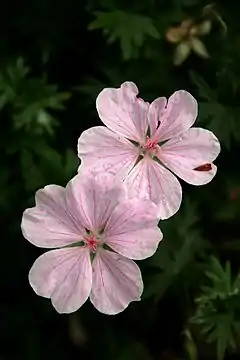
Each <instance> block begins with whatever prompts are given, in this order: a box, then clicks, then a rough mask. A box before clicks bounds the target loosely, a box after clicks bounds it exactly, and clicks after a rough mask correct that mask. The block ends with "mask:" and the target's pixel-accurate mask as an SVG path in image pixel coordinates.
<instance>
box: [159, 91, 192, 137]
mask: <svg viewBox="0 0 240 360" xmlns="http://www.w3.org/2000/svg"><path fill="white" fill-rule="evenodd" d="M197 112H198V105H197V101H196V100H195V99H194V97H193V96H192V95H191V94H190V93H189V92H187V91H185V90H179V91H176V92H175V93H174V94H173V95H172V96H171V97H170V98H169V99H168V103H167V108H166V111H165V113H164V115H163V116H162V118H160V119H159V120H160V122H161V123H160V126H159V128H158V131H157V132H156V133H155V135H154V137H153V138H152V140H155V141H157V142H159V141H165V140H168V139H170V138H171V137H173V136H176V135H179V134H181V133H182V132H183V131H185V130H187V129H189V128H190V127H191V126H192V125H193V124H194V122H195V120H196V117H197Z"/></svg>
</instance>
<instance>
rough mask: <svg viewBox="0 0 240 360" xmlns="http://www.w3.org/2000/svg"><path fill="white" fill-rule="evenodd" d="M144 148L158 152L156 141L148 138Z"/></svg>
mask: <svg viewBox="0 0 240 360" xmlns="http://www.w3.org/2000/svg"><path fill="white" fill-rule="evenodd" d="M144 148H145V149H146V150H156V148H157V144H156V142H155V141H152V140H151V139H150V138H148V139H147V142H146V144H145V146H144Z"/></svg>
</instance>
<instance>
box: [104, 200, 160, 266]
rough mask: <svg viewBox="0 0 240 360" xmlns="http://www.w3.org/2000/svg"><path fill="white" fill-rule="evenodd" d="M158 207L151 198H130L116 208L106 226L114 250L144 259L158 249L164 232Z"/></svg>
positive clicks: (136, 258) (106, 235)
mask: <svg viewBox="0 0 240 360" xmlns="http://www.w3.org/2000/svg"><path fill="white" fill-rule="evenodd" d="M158 222H159V218H158V208H157V206H156V205H155V204H154V203H153V202H151V201H150V200H142V199H130V200H129V199H128V200H125V201H123V202H121V203H120V204H118V206H116V207H115V209H114V211H113V212H112V214H111V215H110V217H109V219H108V221H107V224H106V227H105V229H104V240H105V242H106V244H107V245H109V246H110V247H111V248H112V249H113V250H115V251H117V252H118V253H119V254H121V255H123V256H126V257H127V258H130V259H135V260H141V259H145V258H147V257H149V256H152V255H153V254H154V253H155V251H156V250H157V247H158V244H159V242H160V240H162V237H163V236H162V233H161V231H160V229H159V228H158Z"/></svg>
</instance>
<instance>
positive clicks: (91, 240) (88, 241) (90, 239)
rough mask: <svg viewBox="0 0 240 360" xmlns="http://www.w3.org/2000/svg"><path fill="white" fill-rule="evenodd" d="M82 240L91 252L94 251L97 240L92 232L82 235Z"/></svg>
mask: <svg viewBox="0 0 240 360" xmlns="http://www.w3.org/2000/svg"><path fill="white" fill-rule="evenodd" d="M84 242H85V246H87V247H89V248H90V250H91V251H92V252H93V253H95V252H96V250H97V246H98V241H97V240H96V238H95V235H94V234H92V235H90V236H86V237H84Z"/></svg>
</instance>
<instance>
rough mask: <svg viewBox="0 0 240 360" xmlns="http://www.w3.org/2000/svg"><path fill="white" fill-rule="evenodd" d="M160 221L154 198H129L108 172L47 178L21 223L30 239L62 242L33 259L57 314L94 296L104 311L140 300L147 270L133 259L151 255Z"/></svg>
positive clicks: (37, 285)
mask: <svg viewBox="0 0 240 360" xmlns="http://www.w3.org/2000/svg"><path fill="white" fill-rule="evenodd" d="M157 225H158V218H157V207H156V205H155V204H154V203H152V202H150V201H147V200H141V199H130V200H129V199H128V198H127V195H126V191H125V186H124V184H122V183H117V182H116V181H115V180H114V176H111V175H109V174H105V175H101V174H100V175H95V176H93V175H90V174H85V175H84V177H82V176H81V174H78V175H77V176H76V177H75V178H73V179H72V180H71V181H70V182H69V183H68V184H67V186H66V188H63V187H61V186H57V185H48V186H46V187H45V188H44V189H41V190H39V191H38V192H37V193H36V206H35V207H33V208H30V209H27V210H25V211H24V214H23V219H22V225H21V227H22V232H23V235H24V237H25V238H26V239H27V240H29V241H30V242H31V243H32V244H34V245H36V246H38V247H44V248H58V249H56V250H51V251H49V252H46V253H44V254H43V255H41V256H40V257H39V258H38V259H37V260H36V261H35V263H34V264H33V266H32V268H31V270H30V272H29V282H30V284H31V286H32V288H33V289H34V291H35V292H36V293H37V294H38V295H40V296H43V297H46V298H50V299H51V301H52V304H53V306H54V307H55V309H56V310H57V311H58V312H59V313H71V312H73V311H76V310H77V309H78V308H80V307H81V306H82V305H83V303H84V302H85V301H86V300H87V298H88V297H89V296H90V300H91V302H92V303H93V305H94V306H95V307H96V308H97V309H98V310H99V311H100V312H103V313H105V314H117V313H119V312H121V311H122V310H124V309H125V308H126V307H127V306H128V304H129V303H130V302H131V301H138V300H140V296H141V294H142V291H143V283H142V278H141V273H140V269H139V268H138V266H137V265H136V264H135V262H134V261H132V260H131V259H136V260H140V259H145V258H147V257H149V256H151V255H153V253H154V252H155V251H156V249H157V246H158V243H159V241H160V240H161V239H162V233H161V231H160V229H159V228H158V226H157Z"/></svg>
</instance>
